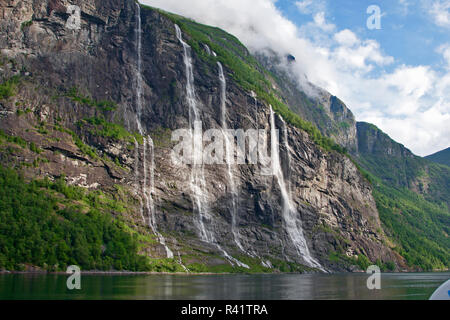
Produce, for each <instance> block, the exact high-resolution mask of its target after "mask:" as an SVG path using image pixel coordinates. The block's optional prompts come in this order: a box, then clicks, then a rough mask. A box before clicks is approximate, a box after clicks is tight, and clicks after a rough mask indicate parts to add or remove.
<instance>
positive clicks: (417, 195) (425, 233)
mask: <svg viewBox="0 0 450 320" xmlns="http://www.w3.org/2000/svg"><path fill="white" fill-rule="evenodd" d="M357 127H358V149H359V156H358V158H357V161H358V163H360V164H361V166H362V167H363V169H364V170H366V171H368V172H369V173H370V174H369V176H370V180H371V181H372V184H373V187H374V192H373V195H374V197H375V200H376V202H377V207H378V210H379V213H380V218H381V221H382V223H383V226H384V229H385V232H386V233H387V235H388V236H389V237H390V239H391V240H392V241H393V242H394V243H395V244H396V245H397V247H396V250H397V252H399V253H400V254H401V255H402V256H403V257H405V259H406V260H407V262H408V264H409V265H410V266H418V267H420V268H421V269H422V270H443V269H448V268H449V267H450V263H449V262H450V239H449V236H448V235H449V228H450V211H449V205H450V203H449V199H450V168H448V167H446V166H443V165H439V164H436V163H432V162H430V161H428V160H426V159H423V158H420V157H417V156H415V155H413V154H412V153H411V152H410V151H409V150H408V149H406V148H405V147H404V146H403V145H401V144H399V143H396V142H395V141H393V140H392V139H391V138H389V136H388V135H386V134H385V133H383V132H382V131H381V130H379V129H378V128H377V127H376V126H374V125H372V124H368V123H358V124H357Z"/></svg>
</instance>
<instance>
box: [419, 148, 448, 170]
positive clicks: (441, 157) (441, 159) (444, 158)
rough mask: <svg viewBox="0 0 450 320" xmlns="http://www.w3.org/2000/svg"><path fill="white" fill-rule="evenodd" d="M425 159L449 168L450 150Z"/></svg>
mask: <svg viewBox="0 0 450 320" xmlns="http://www.w3.org/2000/svg"><path fill="white" fill-rule="evenodd" d="M425 159H428V160H430V161H433V162H436V163H440V164H444V165H446V166H449V167H450V148H447V149H445V150H442V151H439V152H436V153H434V154H432V155H429V156H426V157H425Z"/></svg>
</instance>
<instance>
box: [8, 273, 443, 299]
mask: <svg viewBox="0 0 450 320" xmlns="http://www.w3.org/2000/svg"><path fill="white" fill-rule="evenodd" d="M367 278H368V275H366V274H338V275H289V274H283V275H214V276H180V275H173V276H172V275H131V276H130V275H123V276H122V275H121V276H117V275H83V276H82V278H81V288H82V289H81V290H78V291H77V290H74V291H69V290H68V289H67V288H66V280H67V276H65V275H37V274H35V275H33V274H14V275H12V274H3V275H0V299H44V300H46V299H96V300H98V299H134V300H164V299H181V300H184V299H197V300H204V299H210V300H215V299H218V300H280V299H281V300H303V299H308V300H310V299H325V300H328V299H401V300H404V299H408V300H409V299H428V298H429V297H430V296H431V294H432V293H433V292H434V290H436V289H437V288H438V287H439V286H440V285H441V284H442V283H444V282H445V281H446V280H448V279H449V278H450V273H413V274H382V278H381V285H382V289H381V290H372V291H371V290H368V289H367V287H366V281H367Z"/></svg>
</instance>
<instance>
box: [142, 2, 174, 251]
mask: <svg viewBox="0 0 450 320" xmlns="http://www.w3.org/2000/svg"><path fill="white" fill-rule="evenodd" d="M135 32H136V53H137V73H136V125H137V127H138V130H139V133H140V134H141V135H144V129H143V126H142V120H141V118H142V109H143V97H142V95H143V79H142V20H141V7H140V5H139V4H138V3H136V29H135ZM143 140H144V145H143V148H142V152H143V160H142V166H143V173H144V177H143V181H142V189H141V193H142V195H143V196H144V200H145V201H144V202H145V208H146V209H147V219H148V225H149V227H150V229H151V230H152V232H153V233H154V234H155V235H156V237H157V238H158V241H159V243H160V244H161V245H162V246H164V249H165V251H166V255H167V258H170V259H172V258H173V252H172V250H170V249H169V247H168V246H167V245H166V239H165V238H164V237H163V236H162V235H161V233H159V232H158V230H157V227H156V217H155V203H154V199H153V196H154V188H155V179H154V170H155V150H154V149H155V148H154V144H153V140H152V138H151V137H150V135H148V136H147V137H144V139H143ZM135 146H137V152H136V159H135V161H136V167H135V174H136V177H137V178H138V179H139V145H138V144H137V143H136V144H135ZM147 148H148V151H149V154H150V166H149V165H148V164H149V162H148V160H147ZM149 175H150V177H149ZM149 178H150V181H149V182H150V185H149V186H148V184H147V183H148V179H149ZM140 201H141V209H140V210H141V216H142V217H144V213H143V211H144V203H142V200H140ZM144 220H145V218H144Z"/></svg>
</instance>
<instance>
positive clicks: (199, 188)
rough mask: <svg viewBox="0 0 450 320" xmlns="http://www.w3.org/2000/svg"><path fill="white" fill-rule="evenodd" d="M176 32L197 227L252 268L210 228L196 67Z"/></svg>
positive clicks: (225, 253) (224, 253)
mask: <svg viewBox="0 0 450 320" xmlns="http://www.w3.org/2000/svg"><path fill="white" fill-rule="evenodd" d="M175 31H176V36H177V39H178V41H179V42H180V43H181V45H182V46H183V61H184V64H185V68H186V100H187V103H188V106H189V126H190V129H191V136H192V137H193V165H192V170H191V181H190V186H191V195H192V202H193V204H194V211H195V213H196V215H195V217H196V219H195V224H196V225H197V228H198V229H199V230H200V237H201V239H202V240H203V241H205V242H207V243H209V244H211V245H214V246H215V247H217V248H218V250H219V251H220V252H222V254H223V255H224V257H225V258H226V259H227V260H228V261H230V263H231V264H236V265H238V266H240V267H244V268H249V266H247V265H246V264H244V263H242V262H240V261H239V260H237V259H235V258H233V257H232V256H230V255H229V254H228V253H227V252H226V251H225V250H224V249H223V248H222V247H221V246H220V245H219V243H218V242H217V240H216V238H215V235H214V232H213V231H212V230H210V228H209V226H212V225H213V223H214V220H213V217H212V216H211V215H210V213H209V200H208V192H207V185H206V179H205V173H204V166H203V152H202V149H203V148H202V146H198V145H197V144H198V143H199V142H200V143H201V141H202V139H201V135H202V134H203V133H202V132H201V119H200V112H199V110H198V101H197V96H196V93H195V86H194V66H193V64H192V56H191V47H190V46H189V45H188V44H187V43H186V42H185V41H184V40H183V35H182V32H181V29H180V27H179V26H178V25H176V24H175ZM199 129H200V130H199ZM199 135H200V136H199Z"/></svg>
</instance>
